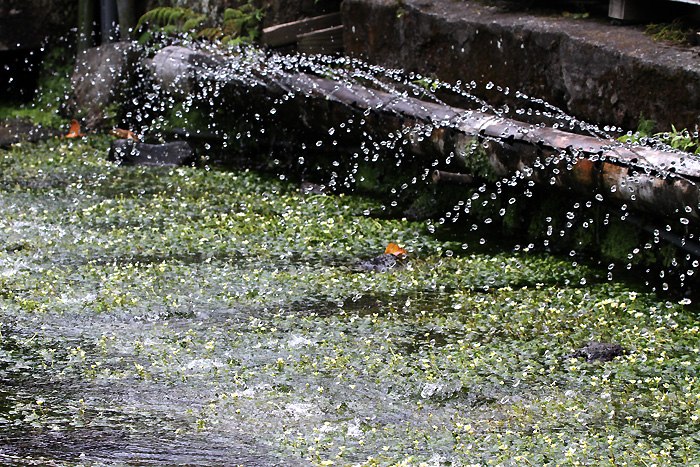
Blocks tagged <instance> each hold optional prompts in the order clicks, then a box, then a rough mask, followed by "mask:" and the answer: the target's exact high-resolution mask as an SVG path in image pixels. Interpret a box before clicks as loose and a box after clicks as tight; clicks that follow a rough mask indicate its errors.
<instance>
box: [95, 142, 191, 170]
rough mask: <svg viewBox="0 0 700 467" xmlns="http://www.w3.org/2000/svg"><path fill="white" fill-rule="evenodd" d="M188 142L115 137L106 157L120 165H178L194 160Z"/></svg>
mask: <svg viewBox="0 0 700 467" xmlns="http://www.w3.org/2000/svg"><path fill="white" fill-rule="evenodd" d="M194 158H195V156H194V152H193V151H192V148H190V146H189V144H187V143H186V142H184V141H176V142H173V143H165V144H146V143H137V142H135V141H133V140H129V139H117V140H115V141H114V142H113V143H112V147H111V148H110V149H109V156H108V159H109V160H111V161H116V162H118V163H120V164H122V165H155V166H170V167H178V166H182V165H186V164H188V163H191V162H193V161H194Z"/></svg>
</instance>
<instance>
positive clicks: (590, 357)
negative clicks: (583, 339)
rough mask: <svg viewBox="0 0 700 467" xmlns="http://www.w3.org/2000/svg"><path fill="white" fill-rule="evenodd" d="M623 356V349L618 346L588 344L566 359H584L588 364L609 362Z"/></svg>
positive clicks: (605, 343) (603, 343) (599, 343)
mask: <svg viewBox="0 0 700 467" xmlns="http://www.w3.org/2000/svg"><path fill="white" fill-rule="evenodd" d="M624 354H625V349H623V348H622V346H621V345H620V344H611V343H608V342H588V343H586V345H584V346H583V347H581V348H580V349H577V350H576V351H574V353H572V354H571V355H567V356H566V358H585V359H586V361H588V362H593V361H596V360H597V361H600V362H609V361H611V360H614V359H615V357H619V356H621V355H624Z"/></svg>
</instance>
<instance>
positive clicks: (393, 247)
mask: <svg viewBox="0 0 700 467" xmlns="http://www.w3.org/2000/svg"><path fill="white" fill-rule="evenodd" d="M389 253H391V254H392V255H395V256H402V255H407V254H408V251H406V250H404V249H403V248H401V247H400V246H398V245H397V244H396V243H389V245H387V247H386V250H384V254H385V255H386V254H389Z"/></svg>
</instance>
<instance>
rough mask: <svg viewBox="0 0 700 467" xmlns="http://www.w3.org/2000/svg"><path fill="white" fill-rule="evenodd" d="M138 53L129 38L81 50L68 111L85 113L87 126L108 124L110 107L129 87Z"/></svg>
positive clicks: (94, 127)
mask: <svg viewBox="0 0 700 467" xmlns="http://www.w3.org/2000/svg"><path fill="white" fill-rule="evenodd" d="M135 53H136V52H135V47H134V45H133V44H131V43H129V42H113V43H108V44H104V45H101V46H100V47H93V48H91V49H87V50H86V51H84V52H82V53H80V54H79V55H78V58H77V60H76V64H75V71H74V72H73V76H72V78H71V86H72V90H73V93H72V95H71V96H70V98H69V99H68V104H67V109H66V111H67V112H68V114H69V115H70V116H74V115H78V114H83V115H85V117H84V119H83V122H84V124H85V128H86V129H88V130H95V129H98V128H101V127H102V126H104V125H106V124H109V122H108V121H107V120H108V119H109V118H111V116H110V115H109V107H110V106H111V105H112V104H113V103H115V102H118V101H119V99H117V97H119V96H120V95H122V94H123V93H125V92H127V89H128V87H129V83H130V81H131V78H132V74H133V73H132V72H133V62H134V60H133V59H134V58H135Z"/></svg>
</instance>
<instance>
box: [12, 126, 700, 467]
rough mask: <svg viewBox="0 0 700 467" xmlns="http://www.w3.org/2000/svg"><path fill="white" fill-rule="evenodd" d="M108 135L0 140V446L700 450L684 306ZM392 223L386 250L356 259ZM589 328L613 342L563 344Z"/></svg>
mask: <svg viewBox="0 0 700 467" xmlns="http://www.w3.org/2000/svg"><path fill="white" fill-rule="evenodd" d="M108 142H109V138H108V137H106V136H92V135H91V136H90V137H89V138H86V139H82V138H73V139H63V140H61V139H55V140H51V141H47V142H43V143H38V144H27V143H22V144H21V145H19V146H14V147H12V148H9V149H7V150H2V151H1V152H0V170H2V173H3V183H2V184H1V185H0V191H2V196H1V197H0V212H1V213H2V216H0V240H2V244H3V245H5V247H4V248H2V249H0V323H1V325H0V390H1V391H2V392H1V393H2V395H3V404H2V405H0V429H1V430H2V433H3V436H5V437H6V438H5V439H6V440H7V442H6V443H5V446H4V447H5V448H6V449H12V450H13V451H12V452H21V453H22V459H20V460H17V459H16V458H15V457H12V456H13V455H5V454H4V453H0V459H2V461H3V463H4V464H6V465H25V464H26V460H27V459H33V460H36V459H39V458H40V457H41V462H43V463H47V462H50V463H52V464H54V465H61V466H66V467H68V466H73V465H77V464H80V465H85V466H97V465H104V464H108V463H110V462H113V461H114V459H120V461H121V460H123V462H125V463H128V462H132V463H134V462H141V460H139V459H144V458H149V459H151V460H152V463H156V464H175V463H182V462H183V459H186V461H187V462H190V463H199V464H207V465H231V464H246V462H248V461H250V459H254V460H255V462H258V463H263V464H268V465H279V464H287V465H289V464H299V465H367V466H370V465H381V466H396V465H407V466H408V465H421V464H424V465H434V464H437V465H440V464H452V465H460V464H461V465H499V464H502V465H528V464H532V465H560V464H564V465H566V464H571V465H585V464H590V463H596V464H600V465H622V464H627V465H640V464H641V465H643V464H648V465H651V464H654V463H655V464H657V465H694V464H698V463H700V458H699V457H698V452H700V450H699V449H698V448H699V447H700V446H699V443H700V439H698V436H697V433H698V431H699V430H698V423H699V422H698V419H699V417H700V385H699V383H698V374H697V369H698V368H699V364H700V348H698V338H699V335H698V334H699V333H700V323H699V322H698V317H697V312H696V310H695V309H694V308H692V307H691V306H689V305H688V302H687V301H686V300H681V301H673V300H667V299H663V298H661V297H659V296H657V295H654V294H650V293H648V292H646V291H645V290H644V289H640V288H639V287H636V286H633V285H630V284H625V283H623V282H619V281H618V282H615V283H613V282H610V281H608V279H607V273H608V271H607V269H605V268H603V269H599V268H598V267H595V266H586V265H582V264H579V263H578V262H576V261H573V260H572V259H570V258H557V257H553V256H551V255H544V254H536V253H534V252H533V251H532V249H531V248H529V247H527V246H522V247H519V248H518V249H517V251H513V249H508V250H507V251H503V250H501V251H492V252H480V251H478V249H479V245H478V243H479V242H478V236H477V238H473V237H462V238H460V239H459V240H457V239H453V240H448V241H445V240H440V239H438V238H436V237H435V236H434V235H432V234H431V233H430V231H429V229H428V227H427V226H426V225H425V224H424V223H418V222H410V221H407V220H403V219H400V218H399V219H377V218H374V217H372V216H371V215H369V213H370V212H372V210H373V209H375V208H376V207H377V206H378V205H379V203H378V202H377V201H374V200H372V199H366V198H362V197H359V196H355V195H342V196H337V195H313V194H312V195H306V194H302V193H301V192H300V191H299V190H298V189H297V186H296V185H294V184H292V183H290V182H288V181H287V180H279V178H278V177H276V178H273V177H270V176H264V175H259V174H255V173H253V172H250V171H235V172H229V171H222V170H217V169H216V168H215V167H208V169H204V170H203V169H194V168H177V169H173V168H140V167H119V166H116V165H114V164H112V163H110V162H108V161H106V157H105V156H106V149H107V146H108ZM68 168H70V170H68ZM365 213H368V214H365ZM389 241H393V242H396V244H397V245H402V246H403V247H404V248H405V249H406V250H407V251H408V252H409V253H411V254H412V255H414V257H409V258H408V259H407V265H406V267H404V268H402V269H398V270H392V271H386V272H382V273H376V272H366V271H361V270H357V269H355V268H354V267H353V266H354V264H356V261H357V259H358V258H363V259H366V258H368V257H371V256H374V255H378V254H381V253H382V252H383V251H385V249H386V246H387V243H388V242H389ZM463 244H464V245H466V246H467V247H468V249H467V250H464V249H463V246H464V245H463ZM591 340H603V341H607V342H616V343H619V344H620V345H622V347H624V348H625V349H626V351H627V353H626V354H625V355H623V356H619V357H617V358H616V359H614V360H613V361H610V362H592V363H589V362H586V361H585V360H583V359H572V358H567V356H568V355H570V354H572V353H573V351H574V350H575V349H576V348H579V347H581V346H583V345H584V344H585V343H586V342H587V341H591ZM8 382H11V383H8ZM8 384H9V386H8ZM125 433H128V443H124V442H122V441H123V440H124V436H125ZM251 437H252V438H254V439H255V442H254V443H252V442H251V443H248V444H246V445H245V452H239V451H236V449H234V448H233V447H235V446H240V445H241V444H240V443H241V442H242V441H241V439H244V440H248V439H250V438H251ZM23 440H27V441H26V442H25V441H23ZM56 440H60V441H61V442H62V443H70V445H71V446H74V447H75V450H74V451H72V452H68V453H67V452H65V450H64V449H55V448H54V447H55V446H56V444H55V442H56ZM96 440H101V441H100V442H97V441H96ZM103 441H104V442H103ZM63 445H64V444H61V446H63ZM81 453H82V454H83V455H82V456H80V454H81ZM164 453H167V454H164ZM79 456H80V457H79Z"/></svg>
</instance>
